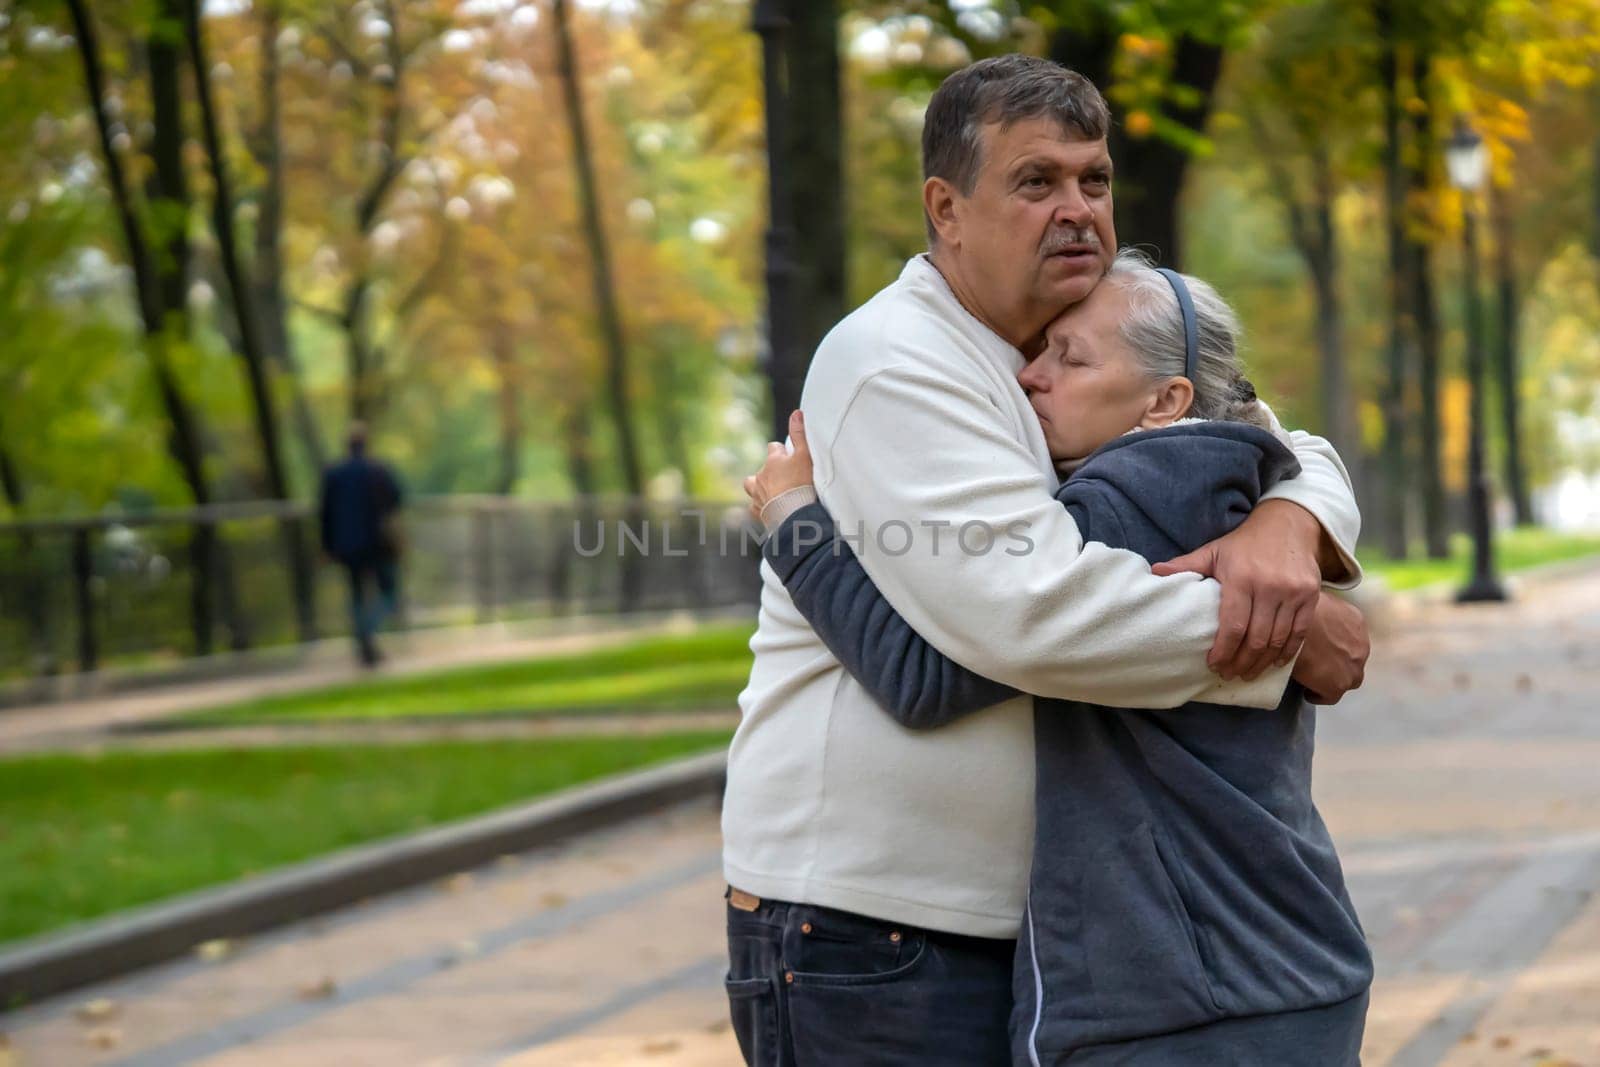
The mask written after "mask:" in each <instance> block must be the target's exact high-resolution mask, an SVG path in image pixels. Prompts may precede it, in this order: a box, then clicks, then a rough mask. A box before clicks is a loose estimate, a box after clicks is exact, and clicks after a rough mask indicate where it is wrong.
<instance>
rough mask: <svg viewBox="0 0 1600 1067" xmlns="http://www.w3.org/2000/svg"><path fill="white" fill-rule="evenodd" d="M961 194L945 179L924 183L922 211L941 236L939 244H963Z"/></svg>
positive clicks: (952, 245) (935, 179)
mask: <svg viewBox="0 0 1600 1067" xmlns="http://www.w3.org/2000/svg"><path fill="white" fill-rule="evenodd" d="M960 199H961V194H960V193H959V192H957V191H956V187H955V186H953V185H951V184H950V183H949V182H947V181H945V180H944V179H943V178H929V179H928V180H927V181H925V182H923V183H922V210H923V211H925V212H927V214H928V219H929V221H930V222H931V223H932V224H933V232H934V233H937V234H938V235H939V243H940V244H942V245H946V246H950V247H955V246H957V245H959V244H960V243H961V204H960Z"/></svg>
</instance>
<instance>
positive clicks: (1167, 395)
mask: <svg viewBox="0 0 1600 1067" xmlns="http://www.w3.org/2000/svg"><path fill="white" fill-rule="evenodd" d="M1193 404H1194V383H1193V382H1191V381H1189V379H1187V378H1168V379H1167V380H1166V381H1165V382H1163V383H1161V384H1160V385H1159V386H1157V387H1156V391H1155V394H1154V395H1153V396H1151V398H1150V405H1149V406H1148V407H1146V408H1145V411H1144V418H1142V419H1140V420H1139V425H1140V426H1142V427H1144V428H1145V429H1147V430H1153V429H1157V428H1159V427H1162V426H1171V425H1172V424H1173V423H1175V422H1177V421H1178V420H1179V419H1181V418H1183V417H1184V416H1185V415H1187V414H1189V408H1190V407H1192V406H1193Z"/></svg>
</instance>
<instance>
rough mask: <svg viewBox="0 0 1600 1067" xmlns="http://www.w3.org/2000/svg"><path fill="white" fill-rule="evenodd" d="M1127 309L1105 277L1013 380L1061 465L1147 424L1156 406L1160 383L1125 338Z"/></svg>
mask: <svg viewBox="0 0 1600 1067" xmlns="http://www.w3.org/2000/svg"><path fill="white" fill-rule="evenodd" d="M1127 311H1128V297H1127V294H1126V293H1125V292H1124V291H1123V288H1122V286H1121V285H1119V284H1117V283H1116V281H1114V280H1113V279H1111V278H1107V279H1106V280H1105V281H1103V282H1101V283H1100V284H1099V285H1097V286H1095V287H1094V290H1093V291H1092V292H1090V294H1089V295H1088V296H1087V297H1085V298H1084V299H1083V300H1081V301H1079V302H1078V303H1077V304H1074V305H1073V306H1072V307H1070V308H1068V309H1067V310H1066V311H1064V312H1062V313H1061V314H1060V315H1059V316H1057V317H1056V319H1055V320H1054V321H1052V322H1051V323H1050V325H1049V326H1047V327H1046V328H1045V347H1044V350H1043V351H1042V352H1040V353H1039V354H1038V355H1037V356H1035V357H1034V358H1033V360H1032V361H1030V362H1029V363H1028V365H1027V366H1026V367H1024V368H1023V369H1022V372H1021V373H1020V374H1018V375H1017V381H1018V382H1019V383H1020V384H1021V386H1022V388H1023V389H1024V390H1026V391H1027V393H1028V400H1029V402H1030V403H1032V404H1033V410H1034V413H1035V414H1037V415H1038V416H1039V425H1040V427H1041V428H1042V429H1043V430H1044V439H1045V443H1046V444H1047V445H1048V446H1049V448H1050V457H1051V458H1052V459H1054V460H1055V461H1056V462H1058V463H1060V462H1064V461H1066V460H1074V459H1082V458H1084V457H1085V456H1087V455H1088V454H1089V453H1091V452H1093V451H1094V450H1095V449H1097V448H1099V447H1100V446H1101V445H1103V444H1105V443H1106V442H1108V441H1111V440H1113V439H1115V438H1117V437H1120V436H1121V435H1122V434H1125V433H1127V432H1128V431H1129V430H1131V429H1133V428H1134V427H1136V426H1143V425H1145V423H1146V421H1147V417H1148V416H1149V415H1150V414H1151V412H1152V410H1153V409H1154V408H1155V407H1156V406H1157V398H1158V395H1159V394H1160V392H1161V386H1162V383H1160V382H1152V381H1151V380H1150V379H1149V378H1147V377H1146V376H1145V374H1144V372H1143V371H1141V370H1140V369H1139V364H1138V361H1137V360H1136V359H1135V358H1134V354H1133V351H1132V349H1130V348H1129V347H1128V344H1127V342H1126V341H1124V340H1123V338H1122V330H1121V325H1122V319H1123V316H1124V315H1126V314H1127ZM1147 428H1148V427H1147Z"/></svg>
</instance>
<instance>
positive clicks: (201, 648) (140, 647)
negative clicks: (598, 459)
mask: <svg viewBox="0 0 1600 1067" xmlns="http://www.w3.org/2000/svg"><path fill="white" fill-rule="evenodd" d="M402 530H403V534H402V539H403V543H404V552H403V555H402V557H401V611H400V623H401V624H402V625H405V626H409V627H414V628H420V627H435V626H452V625H462V624H469V623H485V622H491V621H497V620H510V619H534V618H540V617H556V616H561V615H569V614H612V613H629V612H646V611H649V612H656V611H663V610H672V609H678V608H687V609H709V608H720V607H731V606H736V605H744V604H754V603H755V602H756V601H757V599H758V597H759V593H760V579H759V577H758V573H757V564H758V563H759V560H760V555H761V553H760V546H759V543H758V541H757V537H756V533H755V531H754V529H753V528H752V527H751V525H750V524H749V522H748V520H747V518H746V516H745V514H744V509H743V507H742V506H740V505H733V504H728V503H725V502H722V501H688V500H685V501H678V502H672V503H658V502H645V501H636V500H613V499H607V500H598V499H596V500H579V501H576V502H562V503H545V502H533V501H521V500H512V499H506V498H502V497H463V496H451V497H423V498H419V499H417V500H415V501H413V502H412V503H411V504H409V505H408V506H407V508H406V509H405V511H404V513H403V519H402ZM297 556H298V557H299V558H300V559H302V560H305V561H308V562H310V563H311V565H312V566H313V567H314V570H308V571H302V572H301V573H302V574H304V577H305V580H304V581H303V582H300V583H297V580H296V557H297ZM317 557H318V553H317V545H316V521H315V515H314V514H313V513H312V510H311V509H310V508H309V507H308V506H306V505H300V504H282V503H277V502H257V503H248V504H229V505H217V506H213V507H209V508H203V509H191V510H184V511H163V512H152V513H149V514H144V515H130V516H118V517H115V518H111V517H96V518H88V519H70V520H69V519H62V520H38V521H28V522H16V523H8V524H0V677H13V678H15V677H23V676H29V675H34V676H37V675H44V674H51V673H60V672H68V671H75V670H93V669H95V668H96V667H100V666H105V665H109V664H113V663H115V664H119V665H122V664H125V665H134V664H139V663H146V662H159V661H170V660H176V659H181V658H185V657H189V656H194V655H203V654H206V653H208V652H211V651H217V650H222V649H244V648H258V647H263V646H268V645H283V644H290V643H294V642H296V641H302V640H308V639H313V638H317V637H329V636H335V635H339V634H344V633H348V631H349V629H350V621H349V616H348V610H349V609H348V593H347V587H346V579H345V576H344V573H343V571H342V569H341V568H339V567H337V566H334V565H332V564H330V563H327V562H326V561H324V562H323V563H322V564H321V565H320V566H317V565H315V560H316V559H317Z"/></svg>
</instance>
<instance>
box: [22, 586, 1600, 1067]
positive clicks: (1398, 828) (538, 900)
mask: <svg viewBox="0 0 1600 1067" xmlns="http://www.w3.org/2000/svg"><path fill="white" fill-rule="evenodd" d="M1597 689H1600V571H1596V572H1592V573H1589V574H1586V575H1581V576H1576V577H1572V578H1569V579H1567V580H1565V581H1563V582H1555V583H1542V584H1541V585H1539V586H1538V587H1537V588H1534V589H1530V590H1529V591H1528V593H1527V594H1526V595H1525V596H1524V598H1523V599H1522V600H1520V601H1519V602H1518V603H1516V604H1513V605H1507V606H1493V607H1476V608H1472V609H1457V608H1453V607H1449V606H1446V605H1438V604H1434V605H1410V606H1405V605H1402V606H1400V607H1397V608H1396V609H1395V611H1394V612H1393V613H1392V614H1390V616H1389V617H1388V621H1387V631H1386V632H1384V633H1382V634H1381V635H1380V640H1379V651H1378V653H1377V655H1375V657H1374V662H1373V664H1372V669H1371V671H1370V672H1369V676H1368V684H1367V687H1366V688H1365V689H1364V690H1363V691H1362V692H1361V693H1359V694H1357V695H1356V696H1354V697H1352V698H1350V699H1349V700H1347V701H1346V702H1345V703H1344V704H1342V705H1340V706H1339V707H1338V708H1336V709H1331V710H1328V711H1326V712H1324V713H1323V718H1322V730H1321V731H1320V747H1321V751H1320V752H1319V760H1318V771H1317V774H1318V781H1317V791H1318V795H1319V799H1320V801H1321V804H1322V807H1323V811H1324V813H1325V815H1326V816H1327V818H1328V821H1329V823H1330V825H1331V826H1332V828H1333V830H1334V833H1335V836H1336V838H1337V839H1338V841H1339V843H1340V846H1341V850H1342V853H1343V855H1344V858H1345V865H1346V871H1347V873H1348V876H1349V881H1350V885H1351V890H1352V893H1353V894H1354V896H1355V898H1356V901H1357V905H1358V907H1359V909H1360V911H1361V915H1362V918H1363V921H1364V923H1365V925H1366V928H1367V931H1368V933H1369V935H1370V937H1371V939H1372V941H1373V944H1374V947H1375V951H1376V954H1377V957H1378V967H1379V978H1378V982H1377V985H1376V987H1375V989H1374V993H1373V1005H1372V1010H1371V1014H1370V1017H1369V1023H1368V1033H1367V1044H1366V1049H1365V1052H1364V1061H1365V1062H1366V1063H1367V1064H1369V1065H1387V1067H1433V1065H1443V1067H1489V1065H1499V1064H1505V1065H1512V1064H1516V1065H1539V1064H1543V1065H1544V1067H1555V1065H1583V1067H1600V1008H1597V1007H1596V1006H1597V1005H1600V892H1597V890H1600V770H1597V768H1600V695H1597ZM717 847H718V841H717V819H716V813H715V811H714V810H713V809H712V808H711V806H710V805H709V804H704V803H699V804H694V805H689V806H685V807H682V808H678V809H674V810H672V811H669V812H664V813H661V814H658V815H656V816H652V817H650V818H648V819H644V820H640V821H638V822H634V823H631V824H628V825H625V826H621V827H618V828H616V829H614V830H611V831H609V832H607V833H605V834H599V835H594V836H591V837H586V838H583V839H581V840H579V841H575V842H572V843H571V844H569V845H567V846H564V847H562V848H560V849H554V850H549V851H545V852H539V853H530V854H528V855H525V856H520V857H515V858H511V859H506V860H504V861H502V862H500V863H498V864H494V865H491V866H489V867H487V868H484V869H482V870H480V871H477V872H474V873H473V874H471V875H469V876H461V877H457V878H455V879H451V880H449V881H447V882H445V883H443V884H441V885H436V886H429V887H423V888H420V889H417V890H413V891H408V892H404V893H398V894H394V895H392V896H388V897H384V898H382V899H379V900H375V901H371V902H368V903H366V904H364V905H360V906H357V907H353V908H350V909H346V910H345V911H342V912H338V913H335V914H333V915H330V916H327V917H325V918H323V919H320V920H315V921H310V922H306V923H302V924H299V925H297V926H293V927H289V928H286V929H284V930H282V931H280V932H278V933H275V934H272V935H269V936H265V937H261V938H258V939H254V940H252V941H250V942H247V943H243V944H240V945H237V946H213V947H212V948H211V949H209V950H207V951H206V952H205V953H203V954H197V955H196V956H195V957H193V958H190V959H187V960H184V961H180V962H176V963H173V964H170V965H167V966H163V967H159V968H154V969H152V970H150V971H147V972H144V973H142V974H138V975H134V976H130V977H128V978H126V979H121V980H117V981H112V982H107V983H104V984H103V985H102V986H100V987H98V988H95V989H91V990H85V991H82V992H80V993H77V994H74V995H70V996H64V997H60V998H56V999H55V1000H52V1001H47V1002H44V1003H41V1004H38V1005H35V1006H32V1007H29V1008H26V1009H23V1010H21V1011H18V1012H14V1013H12V1014H10V1015H6V1016H0V1030H4V1031H6V1032H7V1033H8V1034H9V1042H10V1055H11V1059H12V1063H11V1064H10V1065H7V1067H40V1065H50V1067H74V1065H78V1064H94V1065H99V1064H117V1065H120V1067H131V1065H139V1067H144V1065H159V1067H169V1065H182V1064H205V1065H207V1067H221V1065H227V1067H266V1065H278V1064H296V1065H308V1067H317V1065H323V1064H327V1065H330V1067H333V1065H338V1067H348V1065H358V1064H385V1065H389V1064H427V1065H436V1067H445V1065H450V1067H454V1065H462V1067H466V1065H480V1064H481V1065H491V1064H492V1065H501V1067H558V1065H559V1067H570V1065H582V1064H594V1065H615V1067H622V1065H630V1067H633V1065H638V1067H734V1065H735V1064H737V1063H738V1053H737V1050H736V1049H735V1047H734V1045H733V1041H732V1037H731V1035H730V1033H729V1032H728V1027H727V1024H726V1021H725V1015H724V1012H725V1007H724V1003H723V1000H722V996H721V992H720V978H721V975H722V973H723V967H724V963H723V959H722V941H721V934H720V929H721V920H722V912H721V908H722V901H721V896H720V894H721V888H722V883H721V880H720V877H719V874H718V862H717ZM224 949H226V950H224ZM0 1063H4V1055H3V1054H0Z"/></svg>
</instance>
